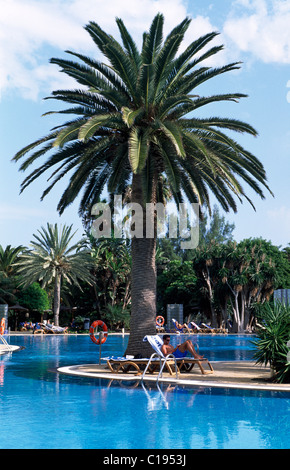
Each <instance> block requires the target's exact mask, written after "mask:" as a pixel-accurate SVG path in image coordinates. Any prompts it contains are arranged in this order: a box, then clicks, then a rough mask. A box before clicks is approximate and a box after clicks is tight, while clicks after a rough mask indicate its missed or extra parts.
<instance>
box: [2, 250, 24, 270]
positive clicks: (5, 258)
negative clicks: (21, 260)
mask: <svg viewBox="0 0 290 470" xmlns="http://www.w3.org/2000/svg"><path fill="white" fill-rule="evenodd" d="M24 249H25V247H24V246H21V245H20V246H17V247H15V248H13V247H12V246H11V245H8V246H6V248H5V249H4V248H3V247H2V245H0V271H1V272H2V273H3V275H4V276H5V277H10V276H12V275H13V273H14V266H13V265H14V263H15V262H16V261H17V258H18V256H19V254H20V253H21V252H22V251H23V250H24Z"/></svg>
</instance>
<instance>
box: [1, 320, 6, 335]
mask: <svg viewBox="0 0 290 470" xmlns="http://www.w3.org/2000/svg"><path fill="white" fill-rule="evenodd" d="M4 332H5V318H4V317H3V318H2V320H1V323H0V335H4Z"/></svg>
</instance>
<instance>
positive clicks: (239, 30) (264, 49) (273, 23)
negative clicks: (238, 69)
mask: <svg viewBox="0 0 290 470" xmlns="http://www.w3.org/2000/svg"><path fill="white" fill-rule="evenodd" d="M289 25H290V0H252V1H250V0H237V1H236V2H234V5H233V10H232V11H231V13H230V15H229V18H228V19H227V21H226V22H225V24H224V28H223V33H224V35H225V37H226V38H227V39H228V40H230V41H231V42H232V43H233V44H235V45H236V47H237V48H238V49H239V50H240V51H242V52H246V53H250V54H252V55H253V57H254V58H255V59H259V60H262V61H263V62H266V63H285V64H289V63H290V28H289Z"/></svg>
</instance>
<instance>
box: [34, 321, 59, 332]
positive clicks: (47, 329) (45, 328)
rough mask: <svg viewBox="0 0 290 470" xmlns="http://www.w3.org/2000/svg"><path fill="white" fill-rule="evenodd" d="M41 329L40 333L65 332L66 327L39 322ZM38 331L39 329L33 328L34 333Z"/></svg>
mask: <svg viewBox="0 0 290 470" xmlns="http://www.w3.org/2000/svg"><path fill="white" fill-rule="evenodd" d="M39 325H40V326H41V329H42V333H50V334H53V335H54V334H67V328H63V327H61V326H54V325H50V324H49V323H39ZM36 332H37V333H40V330H35V331H34V334H35V333H36Z"/></svg>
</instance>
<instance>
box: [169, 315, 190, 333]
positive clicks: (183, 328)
mask: <svg viewBox="0 0 290 470" xmlns="http://www.w3.org/2000/svg"><path fill="white" fill-rule="evenodd" d="M172 323H173V325H174V329H175V332H176V333H177V334H182V333H193V331H192V329H190V328H189V327H188V325H187V324H186V323H184V325H185V326H184V327H182V328H178V321H177V320H175V318H172Z"/></svg>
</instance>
